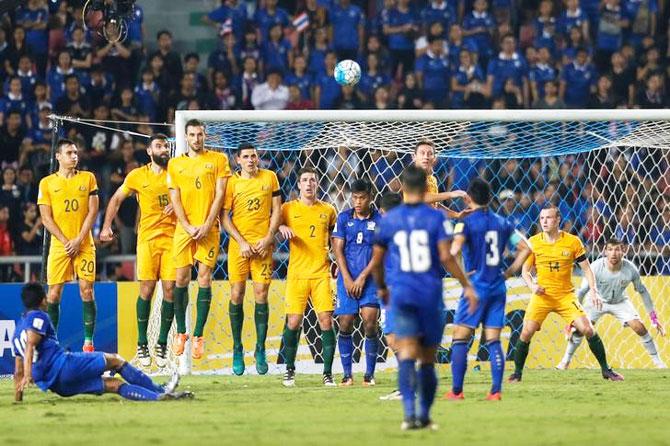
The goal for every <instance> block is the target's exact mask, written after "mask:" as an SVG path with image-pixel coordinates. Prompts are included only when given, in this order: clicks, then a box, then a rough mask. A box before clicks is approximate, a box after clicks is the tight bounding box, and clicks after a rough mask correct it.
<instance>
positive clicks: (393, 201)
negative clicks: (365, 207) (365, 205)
mask: <svg viewBox="0 0 670 446" xmlns="http://www.w3.org/2000/svg"><path fill="white" fill-rule="evenodd" d="M400 203H402V196H401V195H400V194H398V193H396V192H387V193H385V194H384V195H383V196H382V199H381V202H380V203H379V206H380V207H381V208H382V210H383V211H384V212H388V211H390V210H391V209H393V208H394V207H396V206H398V205H399V204H400Z"/></svg>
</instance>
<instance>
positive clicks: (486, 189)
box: [468, 177, 491, 206]
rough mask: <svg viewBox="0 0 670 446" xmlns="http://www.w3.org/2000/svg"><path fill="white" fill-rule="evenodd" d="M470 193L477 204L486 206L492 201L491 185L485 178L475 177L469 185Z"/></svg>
mask: <svg viewBox="0 0 670 446" xmlns="http://www.w3.org/2000/svg"><path fill="white" fill-rule="evenodd" d="M468 195H469V196H470V198H472V201H474V202H475V203H476V204H478V205H480V206H486V205H488V204H489V203H490V202H491V186H490V185H489V183H488V182H487V181H486V180H484V179H483V178H479V177H477V178H473V179H472V181H470V184H469V185H468Z"/></svg>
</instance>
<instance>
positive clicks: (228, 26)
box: [219, 17, 233, 37]
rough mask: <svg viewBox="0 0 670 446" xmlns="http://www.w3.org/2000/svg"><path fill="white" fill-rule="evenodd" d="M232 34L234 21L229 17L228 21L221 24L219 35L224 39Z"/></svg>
mask: <svg viewBox="0 0 670 446" xmlns="http://www.w3.org/2000/svg"><path fill="white" fill-rule="evenodd" d="M232 32H233V19H232V18H230V17H228V18H227V19H226V21H225V22H223V23H222V24H221V27H220V28H219V35H220V36H221V37H223V36H225V35H226V34H230V33H232Z"/></svg>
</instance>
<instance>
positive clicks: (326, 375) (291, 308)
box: [279, 167, 337, 387]
mask: <svg viewBox="0 0 670 446" xmlns="http://www.w3.org/2000/svg"><path fill="white" fill-rule="evenodd" d="M298 189H299V190H300V196H299V197H298V198H297V199H295V200H292V201H289V202H286V203H284V204H283V205H282V209H281V210H282V222H283V225H282V226H280V228H279V230H280V232H281V234H282V236H284V238H286V239H288V240H289V241H290V243H289V250H290V252H289V263H288V273H287V277H286V316H287V320H286V326H285V327H284V333H283V335H282V342H283V344H284V350H283V354H284V361H285V362H286V373H285V374H284V380H283V385H284V386H286V387H292V386H294V385H295V356H296V353H297V350H298V342H299V336H300V325H301V324H302V319H303V315H304V314H305V309H306V308H307V301H308V300H309V299H311V300H312V305H313V306H314V311H315V312H316V314H317V316H318V318H319V326H320V327H321V344H322V346H323V384H324V385H325V386H328V387H331V386H335V385H336V384H335V381H333V375H332V367H333V356H334V355H335V332H334V331H333V309H334V305H333V292H332V291H331V284H330V281H331V279H330V258H329V257H328V253H329V251H330V234H331V232H332V230H333V227H334V226H335V222H336V221H337V212H336V211H335V208H334V207H333V206H332V205H331V204H329V203H325V202H323V201H321V200H319V199H317V197H316V194H317V191H318V189H319V183H318V177H317V174H316V171H315V170H314V169H312V168H309V167H305V168H302V169H300V170H299V171H298Z"/></svg>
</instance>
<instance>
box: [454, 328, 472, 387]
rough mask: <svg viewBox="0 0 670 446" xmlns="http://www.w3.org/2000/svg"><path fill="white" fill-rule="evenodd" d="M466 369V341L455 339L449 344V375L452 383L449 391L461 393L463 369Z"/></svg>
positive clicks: (463, 377) (463, 376)
mask: <svg viewBox="0 0 670 446" xmlns="http://www.w3.org/2000/svg"><path fill="white" fill-rule="evenodd" d="M467 369H468V341H466V340H465V339H455V340H454V341H453V343H452V344H451V376H452V379H453V383H452V384H451V391H452V392H453V393H456V394H458V393H461V392H462V391H463V380H464V379H465V371H466V370H467Z"/></svg>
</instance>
